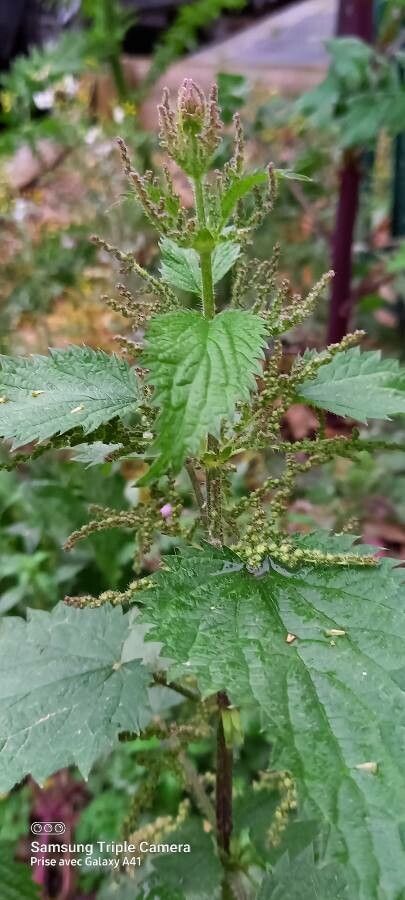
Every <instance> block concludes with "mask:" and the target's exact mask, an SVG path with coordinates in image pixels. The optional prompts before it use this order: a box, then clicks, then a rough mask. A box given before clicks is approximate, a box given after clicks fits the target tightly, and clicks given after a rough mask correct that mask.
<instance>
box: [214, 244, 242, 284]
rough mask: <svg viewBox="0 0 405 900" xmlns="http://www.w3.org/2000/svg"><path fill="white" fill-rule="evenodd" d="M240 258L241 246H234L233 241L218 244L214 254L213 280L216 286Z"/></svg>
mask: <svg viewBox="0 0 405 900" xmlns="http://www.w3.org/2000/svg"><path fill="white" fill-rule="evenodd" d="M238 256H240V244H234V243H233V241H224V242H223V243H222V244H218V246H217V247H215V250H214V252H213V254H212V280H213V283H214V284H217V282H218V281H221V278H224V276H225V275H226V274H227V272H229V270H230V269H232V266H233V265H234V263H236V260H237V259H238Z"/></svg>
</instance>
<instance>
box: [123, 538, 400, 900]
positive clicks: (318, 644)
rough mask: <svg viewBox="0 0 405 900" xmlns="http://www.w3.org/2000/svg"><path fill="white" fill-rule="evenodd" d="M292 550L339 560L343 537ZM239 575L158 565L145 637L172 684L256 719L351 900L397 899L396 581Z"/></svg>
mask: <svg viewBox="0 0 405 900" xmlns="http://www.w3.org/2000/svg"><path fill="white" fill-rule="evenodd" d="M302 545H303V546H310V547H317V546H318V547H320V548H321V549H327V550H332V551H336V550H337V551H338V552H342V551H346V550H348V549H349V541H348V538H347V536H346V537H344V538H335V539H333V540H332V539H330V540H328V541H327V540H326V539H325V537H324V536H322V535H317V536H311V537H307V538H305V539H302ZM359 552H360V551H359ZM237 563H238V558H237V557H235V556H234V555H233V554H232V553H231V552H230V551H219V550H218V551H215V550H212V549H210V550H205V551H200V552H198V551H192V550H190V551H189V552H188V553H185V554H184V555H182V556H177V557H166V559H165V565H166V568H167V571H162V572H160V573H159V574H157V575H156V576H155V578H154V581H155V588H154V589H151V590H150V591H147V592H144V593H142V595H140V596H139V598H138V599H139V601H140V602H142V603H143V604H144V611H143V619H144V621H145V622H148V623H151V625H152V627H151V630H150V632H149V633H148V637H149V636H150V637H151V639H152V638H153V639H155V640H160V641H162V643H163V649H164V652H165V653H166V654H167V656H169V657H171V659H172V660H173V661H174V663H173V666H172V670H171V675H172V676H173V677H175V676H176V675H177V676H179V675H184V674H185V673H189V674H195V675H196V676H197V677H198V680H199V686H200V688H201V690H202V692H203V693H204V695H208V694H211V693H214V692H215V691H217V690H227V691H228V693H229V695H230V697H231V700H232V701H233V703H235V704H236V705H240V706H249V705H252V704H254V705H256V706H257V707H259V709H260V711H261V715H262V718H263V722H264V723H265V724H267V727H268V729H269V737H270V740H271V743H272V745H273V747H274V757H273V759H272V765H273V766H276V767H279V768H282V769H289V770H290V771H291V772H292V774H293V775H294V777H295V779H296V781H297V785H298V790H299V796H300V802H301V806H302V807H303V808H304V809H305V813H306V815H307V816H312V817H313V818H315V819H319V821H320V823H321V827H325V828H326V829H327V830H328V829H329V835H330V836H329V839H328V840H329V850H330V853H332V851H333V852H336V853H337V855H338V856H339V857H340V859H342V860H344V861H345V863H346V864H347V866H348V869H350V873H351V877H352V878H353V879H354V880H355V882H356V885H357V887H356V890H357V893H356V900H377V898H378V900H396V898H397V896H398V892H399V891H400V889H402V887H403V885H404V884H405V853H404V850H403V842H402V835H403V833H404V829H405V767H404V734H405V667H404V666H403V664H402V655H403V644H404V640H405V604H404V587H403V573H402V572H401V570H399V569H397V570H395V569H393V566H392V561H390V560H386V559H385V560H382V561H381V562H380V563H379V565H378V567H376V568H370V567H331V566H327V567H325V566H314V565H309V564H307V565H303V566H302V568H300V569H294V570H290V571H288V572H287V571H286V574H285V575H283V573H282V570H281V569H280V567H278V570H277V571H275V570H274V569H273V568H272V567H270V569H269V572H268V574H265V575H263V576H262V577H255V576H254V575H252V574H249V573H248V572H247V570H246V569H244V568H242V569H240V570H239V571H236V568H235V566H236V564H237ZM230 564H231V567H230ZM232 567H233V569H234V571H232V570H231V569H232ZM331 629H332V630H333V629H335V630H337V631H338V634H337V635H334V634H333V631H332V634H331ZM340 632H344V634H341V633H340ZM288 634H293V635H295V636H296V639H295V640H294V641H293V642H292V643H291V642H288V643H287V640H286V638H287V635H288ZM351 900H352V898H351Z"/></svg>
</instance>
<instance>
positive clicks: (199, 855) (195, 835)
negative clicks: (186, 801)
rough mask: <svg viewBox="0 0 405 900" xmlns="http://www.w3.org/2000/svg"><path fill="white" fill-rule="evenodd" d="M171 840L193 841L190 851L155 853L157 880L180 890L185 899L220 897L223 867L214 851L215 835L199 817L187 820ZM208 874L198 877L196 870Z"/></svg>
mask: <svg viewBox="0 0 405 900" xmlns="http://www.w3.org/2000/svg"><path fill="white" fill-rule="evenodd" d="M167 843H175V844H190V848H191V850H190V853H164V854H160V855H159V856H157V855H156V856H155V857H154V860H153V863H154V876H153V878H152V879H151V882H152V883H153V884H155V883H156V884H157V885H159V884H162V885H164V887H165V888H166V889H167V890H170V889H171V890H172V891H174V890H178V891H179V894H181V896H182V897H183V896H184V898H185V900H219V898H220V897H221V887H220V885H221V875H222V867H221V864H220V862H219V859H218V857H217V856H216V854H215V851H214V842H213V839H212V836H211V835H209V834H206V833H205V832H204V831H203V827H202V822H201V820H199V819H196V818H191V819H187V821H186V822H185V824H184V825H183V826H182V827H181V828H179V829H178V830H177V831H173V832H172V833H171V834H170V835H168V837H167ZM198 872H199V873H202V872H203V873H204V877H203V878H201V877H198V874H197V877H196V873H198Z"/></svg>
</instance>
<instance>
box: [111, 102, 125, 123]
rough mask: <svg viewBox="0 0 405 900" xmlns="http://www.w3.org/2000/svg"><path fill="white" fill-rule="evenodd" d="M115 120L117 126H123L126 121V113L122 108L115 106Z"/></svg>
mask: <svg viewBox="0 0 405 900" xmlns="http://www.w3.org/2000/svg"><path fill="white" fill-rule="evenodd" d="M113 119H114V122H116V124H117V125H121V123H122V122H123V121H124V119H125V112H124V110H123V108H122V106H114V109H113Z"/></svg>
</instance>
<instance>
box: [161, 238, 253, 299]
mask: <svg viewBox="0 0 405 900" xmlns="http://www.w3.org/2000/svg"><path fill="white" fill-rule="evenodd" d="M160 249H161V252H162V262H161V266H160V273H161V276H162V279H163V281H166V282H167V284H170V285H172V287H176V288H179V289H180V290H182V291H190V292H191V293H192V294H198V296H199V297H201V296H202V275H201V266H200V258H199V255H198V253H197V251H196V250H193V248H187V247H179V246H178V244H176V243H175V241H172V240H170V238H163V240H162V241H161V242H160ZM239 254H240V244H235V243H234V242H233V241H224V242H223V243H222V244H218V246H217V247H215V249H214V251H213V253H212V281H213V284H217V282H218V281H221V279H222V278H223V277H224V276H225V275H226V273H227V272H229V270H230V269H231V268H232V266H233V264H234V263H235V262H236V260H237V258H238V256H239Z"/></svg>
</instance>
